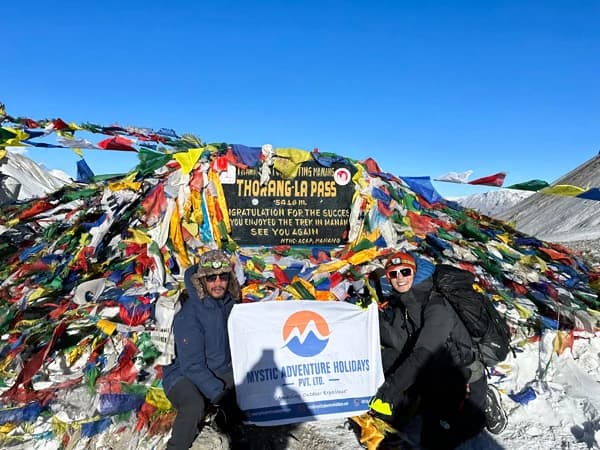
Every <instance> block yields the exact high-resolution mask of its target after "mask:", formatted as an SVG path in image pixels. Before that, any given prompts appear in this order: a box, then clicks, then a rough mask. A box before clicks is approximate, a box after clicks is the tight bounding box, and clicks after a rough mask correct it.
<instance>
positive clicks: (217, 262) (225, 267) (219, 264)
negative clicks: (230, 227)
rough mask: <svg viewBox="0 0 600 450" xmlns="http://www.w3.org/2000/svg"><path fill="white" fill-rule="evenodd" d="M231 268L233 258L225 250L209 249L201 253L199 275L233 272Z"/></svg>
mask: <svg viewBox="0 0 600 450" xmlns="http://www.w3.org/2000/svg"><path fill="white" fill-rule="evenodd" d="M231 270H232V266H231V259H230V258H229V256H227V254H226V253H225V252H224V251H223V250H209V251H207V252H205V253H202V254H201V255H200V259H199V261H198V272H197V274H198V276H199V277H207V276H209V275H214V274H216V273H224V272H231Z"/></svg>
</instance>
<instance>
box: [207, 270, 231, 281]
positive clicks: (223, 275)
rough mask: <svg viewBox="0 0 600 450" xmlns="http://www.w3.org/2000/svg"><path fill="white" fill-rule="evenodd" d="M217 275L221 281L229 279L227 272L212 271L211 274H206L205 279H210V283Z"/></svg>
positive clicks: (215, 279)
mask: <svg viewBox="0 0 600 450" xmlns="http://www.w3.org/2000/svg"><path fill="white" fill-rule="evenodd" d="M217 277H218V278H219V280H221V281H229V272H224V273H214V274H212V275H207V276H206V281H210V282H211V283H214V282H215V281H217Z"/></svg>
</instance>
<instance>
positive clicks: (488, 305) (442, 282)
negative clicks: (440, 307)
mask: <svg viewBox="0 0 600 450" xmlns="http://www.w3.org/2000/svg"><path fill="white" fill-rule="evenodd" d="M433 282H434V285H435V289H436V291H437V292H439V293H440V294H442V295H443V296H444V298H445V299H446V300H447V301H448V303H450V304H451V305H452V307H453V308H454V310H455V311H456V313H457V315H458V317H460V319H461V320H462V322H463V324H464V325H465V327H466V328H467V331H468V332H469V334H470V335H471V340H472V341H473V344H474V345H475V349H474V350H475V353H476V356H477V359H479V360H480V361H481V362H482V363H484V364H485V365H486V366H488V367H493V366H495V365H496V364H498V363H500V362H502V361H504V359H505V358H506V356H507V355H508V352H509V351H510V338H511V336H510V329H509V328H508V325H507V323H506V320H505V319H504V318H503V317H502V316H501V315H500V313H499V312H498V311H497V310H496V308H495V307H494V305H493V303H492V300H490V299H489V298H488V297H487V296H486V295H483V294H481V293H479V292H477V291H475V290H474V289H473V283H474V282H475V276H474V275H473V274H472V273H471V272H468V271H466V270H461V269H458V268H456V267H454V266H450V265H447V264H439V265H438V266H437V267H436V270H435V272H434V274H433Z"/></svg>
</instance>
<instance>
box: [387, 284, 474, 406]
mask: <svg viewBox="0 0 600 450" xmlns="http://www.w3.org/2000/svg"><path fill="white" fill-rule="evenodd" d="M379 327H380V338H381V347H382V362H383V369H384V373H385V379H386V381H385V383H384V386H385V390H386V391H387V392H389V393H391V392H395V393H397V394H398V395H402V393H404V392H406V391H408V390H409V389H412V388H413V387H417V388H418V386H416V385H418V384H419V383H421V382H424V380H426V379H427V380H429V381H431V380H432V379H435V377H436V376H438V375H440V376H443V375H442V374H443V373H444V370H445V369H450V368H452V369H459V370H461V371H463V373H464V377H465V381H468V380H469V379H470V381H473V380H474V379H478V378H480V376H481V375H482V374H483V372H480V373H478V374H477V375H476V377H473V375H475V374H474V373H473V374H472V373H471V368H472V367H473V364H472V363H474V361H475V353H474V352H473V344H472V341H471V337H470V336H469V332H468V331H467V329H466V328H465V326H464V325H463V323H462V321H461V320H460V318H459V317H458V316H457V314H456V312H455V311H454V309H453V308H452V306H451V305H450V304H449V303H448V302H447V301H446V299H444V298H443V297H442V295H441V294H439V293H438V292H436V291H435V290H433V280H432V279H431V277H429V278H427V279H425V280H424V281H422V282H421V283H420V284H418V285H416V286H413V287H412V289H411V290H410V291H409V292H406V293H403V294H400V293H398V292H395V291H393V294H392V295H391V296H390V297H389V298H388V304H387V306H386V307H385V308H384V309H383V311H381V312H380V317H379Z"/></svg>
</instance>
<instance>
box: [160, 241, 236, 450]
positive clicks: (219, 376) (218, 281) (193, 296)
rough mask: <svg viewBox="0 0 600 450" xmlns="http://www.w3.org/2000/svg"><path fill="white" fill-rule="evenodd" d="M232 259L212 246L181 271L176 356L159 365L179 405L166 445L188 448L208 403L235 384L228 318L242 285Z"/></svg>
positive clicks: (219, 398)
mask: <svg viewBox="0 0 600 450" xmlns="http://www.w3.org/2000/svg"><path fill="white" fill-rule="evenodd" d="M232 269H233V267H232V263H231V260H230V258H229V257H228V256H227V255H226V254H225V253H224V252H222V251H221V250H210V251H208V252H206V253H203V254H202V255H201V256H200V260H199V263H198V264H197V265H195V266H192V267H190V268H189V269H188V270H187V271H186V273H185V276H184V279H185V280H184V281H185V287H186V292H187V296H188V299H187V300H186V301H185V302H184V303H183V305H182V307H181V310H180V311H179V312H178V313H177V315H176V316H175V319H174V320H173V331H174V335H175V359H174V361H173V362H172V363H171V364H169V365H167V366H165V367H164V368H163V387H164V390H165V393H166V395H167V398H168V399H169V400H170V401H171V403H172V404H173V406H174V407H175V409H176V410H177V416H176V418H175V422H174V423H173V429H172V432H171V438H170V439H169V442H168V443H167V449H170V450H187V449H188V448H190V446H191V445H192V443H193V441H194V439H195V437H196V435H197V434H198V430H199V427H200V426H201V424H202V422H203V420H204V416H205V412H206V406H207V402H210V403H211V404H213V405H218V404H219V403H220V402H221V401H223V399H224V398H225V397H226V396H229V395H231V392H232V390H233V387H234V383H233V370H232V365H231V352H230V349H229V337H228V332H227V319H228V318H229V314H230V313H231V309H232V308H233V306H234V304H235V303H236V302H237V301H239V298H240V288H239V284H238V282H237V279H236V278H235V274H234V273H233V272H232Z"/></svg>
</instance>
